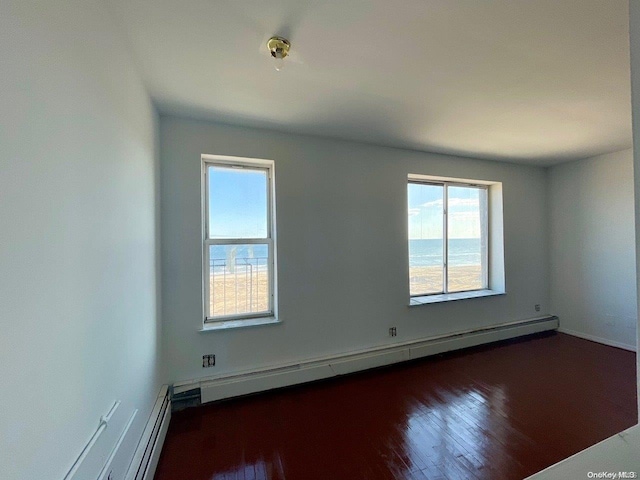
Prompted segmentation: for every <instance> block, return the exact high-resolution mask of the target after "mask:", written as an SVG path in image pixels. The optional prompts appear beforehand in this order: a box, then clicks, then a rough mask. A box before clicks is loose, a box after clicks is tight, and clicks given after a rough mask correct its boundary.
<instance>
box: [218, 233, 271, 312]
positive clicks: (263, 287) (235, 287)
mask: <svg viewBox="0 0 640 480" xmlns="http://www.w3.org/2000/svg"><path fill="white" fill-rule="evenodd" d="M268 266H269V245H267V244H248V245H209V317H219V316H222V315H237V314H248V313H261V312H268V311H269V309H270V304H269V298H270V292H271V287H270V276H269V267H268Z"/></svg>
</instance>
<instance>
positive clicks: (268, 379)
mask: <svg viewBox="0 0 640 480" xmlns="http://www.w3.org/2000/svg"><path fill="white" fill-rule="evenodd" d="M558 326H559V324H558V317H555V316H545V317H537V318H531V319H526V320H521V321H516V322H510V323H503V324H499V325H492V326H488V327H484V328H480V329H475V330H466V331H460V332H454V333H451V334H447V335H439V336H436V337H429V338H424V339H420V340H413V341H409V342H404V343H400V344H395V345H388V346H381V347H376V348H371V349H367V350H361V351H358V352H350V353H346V354H342V355H333V356H327V357H323V358H317V359H313V360H307V361H304V362H300V363H296V364H284V365H276V366H271V367H269V368H263V369H257V370H252V371H245V372H241V373H236V374H232V375H224V376H219V377H209V378H204V379H200V380H191V381H187V382H180V383H176V384H175V385H174V393H180V392H184V391H187V390H191V389H194V388H200V389H201V400H202V403H207V402H213V401H216V400H222V399H225V398H231V397H237V396H241V395H247V394H250V393H256V392H261V391H265V390H271V389H274V388H280V387H286V386H290V385H296V384H300V383H306V382H311V381H314V380H321V379H325V378H330V377H336V376H340V375H345V374H348V373H352V372H357V371H361V370H367V369H370V368H375V367H381V366H385V365H391V364H394V363H398V362H403V361H406V360H411V359H416V358H421V357H426V356H430V355H435V354H438V353H444V352H449V351H452V350H458V349H461V348H467V347H473V346H477V345H482V344H486V343H491V342H496V341H499V340H507V339H510V338H516V337H520V336H523V335H529V334H532V333H538V332H543V331H548V330H556V329H557V328H558Z"/></svg>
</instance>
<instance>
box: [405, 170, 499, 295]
mask: <svg viewBox="0 0 640 480" xmlns="http://www.w3.org/2000/svg"><path fill="white" fill-rule="evenodd" d="M412 183H413V184H417V185H435V186H439V187H443V193H442V222H443V225H442V238H443V241H442V243H443V244H442V262H443V264H442V291H439V292H430V293H414V294H410V295H409V297H410V298H417V297H431V296H435V295H448V294H450V293H453V294H464V293H469V292H479V291H484V290H488V289H489V278H490V275H489V268H490V264H489V251H490V245H489V242H490V240H491V232H490V231H489V226H490V225H491V222H490V219H489V215H490V213H491V209H490V208H489V185H486V184H477V183H467V182H459V181H448V180H426V179H420V178H418V176H417V175H416V176H413V175H410V176H409V179H408V182H407V195H408V187H409V185H410V184H412ZM449 187H467V188H477V189H480V190H485V191H486V199H487V204H486V205H485V208H486V212H485V215H484V222H485V225H484V226H481V229H482V230H483V231H484V232H485V235H486V242H487V245H486V248H485V249H484V258H483V259H482V262H483V264H484V265H485V268H484V270H483V275H482V287H480V288H474V289H471V290H456V291H455V292H449V288H448V287H449V285H448V284H449V278H448V276H449V265H448V260H449V251H448V249H449V217H448V207H449ZM407 208H408V203H407ZM407 213H408V212H407ZM408 245H409V242H408V241H407V247H408ZM407 253H409V251H408V250H407ZM407 262H409V263H408V264H407V266H408V269H409V270H408V271H409V276H411V266H410V255H407Z"/></svg>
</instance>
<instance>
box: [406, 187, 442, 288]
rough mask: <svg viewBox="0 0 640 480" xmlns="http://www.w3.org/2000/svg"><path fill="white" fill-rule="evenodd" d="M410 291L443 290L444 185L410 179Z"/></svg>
mask: <svg viewBox="0 0 640 480" xmlns="http://www.w3.org/2000/svg"><path fill="white" fill-rule="evenodd" d="M408 197H409V291H410V293H411V295H421V294H422V295H424V294H428V293H440V292H442V291H443V268H444V267H443V264H444V261H443V230H444V229H443V222H444V218H443V209H442V202H443V198H444V187H443V186H442V185H425V184H419V183H410V184H409V188H408Z"/></svg>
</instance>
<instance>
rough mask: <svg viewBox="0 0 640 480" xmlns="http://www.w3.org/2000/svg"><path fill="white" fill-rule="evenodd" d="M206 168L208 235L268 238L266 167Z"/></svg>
mask: <svg viewBox="0 0 640 480" xmlns="http://www.w3.org/2000/svg"><path fill="white" fill-rule="evenodd" d="M208 169H209V170H208V179H209V238H267V236H268V234H267V231H268V227H267V197H268V195H267V182H268V176H267V171H266V170H262V169H250V168H233V167H221V166H211V167H208Z"/></svg>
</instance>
